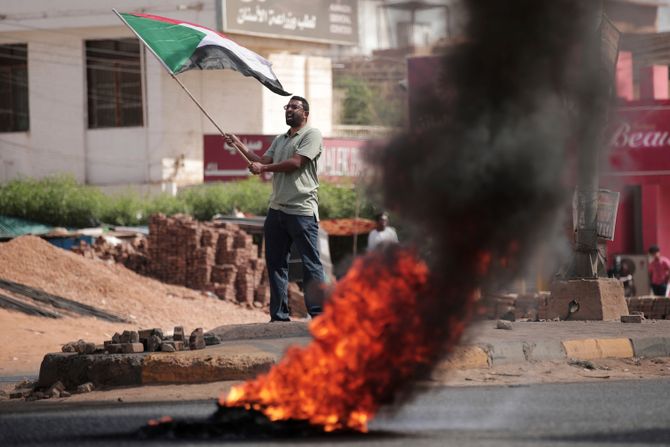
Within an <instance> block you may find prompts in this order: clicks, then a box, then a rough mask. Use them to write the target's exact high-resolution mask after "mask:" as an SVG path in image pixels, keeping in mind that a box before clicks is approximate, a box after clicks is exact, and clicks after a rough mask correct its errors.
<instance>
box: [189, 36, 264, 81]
mask: <svg viewBox="0 0 670 447" xmlns="http://www.w3.org/2000/svg"><path fill="white" fill-rule="evenodd" d="M181 25H182V26H186V27H188V28H191V29H194V30H196V31H199V32H201V33H204V34H205V37H203V38H202V40H201V41H200V43H199V44H198V48H200V47H202V46H205V45H217V46H220V47H224V48H227V49H229V50H230V51H232V52H233V53H235V54H236V55H237V56H239V57H240V59H242V61H243V62H244V63H245V64H247V65H248V66H249V67H251V69H252V70H254V71H257V72H259V73H261V74H262V75H263V76H265V77H266V78H268V79H271V80H273V81H276V80H277V77H276V76H275V74H274V73H273V72H272V70H271V69H270V66H271V65H272V64H271V63H270V62H269V61H268V60H266V59H264V58H262V57H261V56H259V55H258V54H256V53H254V52H253V51H251V50H249V49H247V48H244V47H243V46H241V45H238V44H237V43H235V42H233V41H232V40H229V39H225V38H223V37H221V36H220V35H219V34H217V33H215V32H214V31H210V30H208V29H205V28H200V27H197V26H193V25H191V24H188V23H181Z"/></svg>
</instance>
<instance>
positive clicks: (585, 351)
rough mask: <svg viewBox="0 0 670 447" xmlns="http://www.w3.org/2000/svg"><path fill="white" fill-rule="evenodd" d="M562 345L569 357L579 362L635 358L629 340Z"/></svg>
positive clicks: (595, 340)
mask: <svg viewBox="0 0 670 447" xmlns="http://www.w3.org/2000/svg"><path fill="white" fill-rule="evenodd" d="M562 344H563V347H564V348H565V353H566V355H567V357H568V358H573V359H578V360H593V359H603V358H630V357H633V345H632V344H631V342H630V340H629V339H627V338H599V339H593V338H589V339H582V340H566V341H563V342H562Z"/></svg>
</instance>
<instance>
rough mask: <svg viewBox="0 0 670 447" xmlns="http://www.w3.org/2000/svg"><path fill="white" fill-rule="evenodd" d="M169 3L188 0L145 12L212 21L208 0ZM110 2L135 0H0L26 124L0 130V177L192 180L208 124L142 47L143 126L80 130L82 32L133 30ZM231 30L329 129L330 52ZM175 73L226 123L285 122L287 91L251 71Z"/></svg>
mask: <svg viewBox="0 0 670 447" xmlns="http://www.w3.org/2000/svg"><path fill="white" fill-rule="evenodd" d="M210 3H211V5H210ZM179 4H187V5H189V4H194V3H192V2H191V3H189V2H186V1H181V2H180V1H167V0H152V4H151V6H152V8H151V9H149V10H147V12H149V13H153V14H158V15H161V14H164V15H167V16H170V17H175V18H180V19H184V20H189V21H194V22H196V23H201V24H203V25H205V26H209V27H215V26H216V24H215V23H214V21H215V13H214V6H213V5H214V2H213V1H212V2H203V4H204V8H203V9H202V10H201V11H197V10H189V9H187V10H185V11H177V7H176V5H179ZM111 6H114V7H116V8H117V9H119V10H120V11H130V10H133V9H136V8H138V7H140V6H142V5H140V2H137V1H125V0H118V1H114V2H111V1H99V2H98V1H96V2H91V1H88V0H79V1H75V0H69V1H65V0H63V1H59V2H53V1H48V0H32V1H30V2H13V1H8V0H0V12H2V13H3V14H7V15H8V17H9V19H8V20H7V21H0V44H1V43H17V42H27V43H28V76H29V108H30V131H29V132H24V133H0V182H2V181H8V180H10V179H13V178H16V177H18V176H21V175H23V176H30V177H38V178H39V177H44V176H46V175H49V174H54V173H70V174H72V175H74V177H75V178H76V179H77V180H79V181H82V182H87V183H89V184H95V185H100V186H106V187H109V188H112V189H113V188H114V187H115V185H116V186H119V185H127V184H143V185H158V186H159V187H160V184H161V183H163V182H176V183H177V184H193V183H199V182H201V181H202V177H203V163H202V159H203V135H205V134H217V133H218V130H217V129H216V127H215V126H214V125H212V124H211V123H210V121H209V120H208V119H207V118H206V117H205V116H204V115H203V114H202V112H201V111H200V110H199V109H198V108H197V106H196V105H195V104H194V103H193V102H192V101H191V99H190V98H189V97H188V96H187V94H186V93H185V92H184V91H183V90H182V89H181V87H180V86H179V85H178V84H177V82H175V81H174V80H173V79H172V78H171V76H170V75H169V74H168V73H167V72H166V71H165V70H164V68H163V67H162V66H161V65H160V63H159V62H158V61H157V60H156V59H155V57H154V56H153V55H152V54H151V53H149V52H145V55H144V58H145V64H144V66H145V70H144V73H143V76H144V97H145V123H144V126H141V127H129V128H106V129H88V119H87V96H86V67H85V51H84V45H85V41H86V40H88V39H113V38H121V37H132V36H133V35H132V33H131V31H130V30H128V29H127V28H126V27H125V26H123V25H122V24H120V21H119V20H118V18H117V17H116V16H114V15H113V14H111V12H110V8H111ZM144 6H148V5H144ZM210 6H211V7H210ZM43 13H44V14H46V18H43ZM35 28H41V29H40V30H35ZM232 37H233V38H235V40H236V41H238V42H239V43H240V44H241V45H244V46H247V47H248V48H250V49H252V50H254V51H257V52H259V53H260V54H261V55H263V56H264V57H267V58H268V59H270V60H271V61H272V62H273V63H274V67H273V69H274V71H275V73H276V74H277V76H278V77H279V79H280V81H281V82H282V83H283V84H284V87H285V88H286V90H288V91H290V92H292V93H295V94H298V95H300V96H306V97H307V98H308V100H310V105H312V113H311V114H310V121H311V124H312V125H313V126H315V127H319V128H320V129H321V130H322V131H323V132H324V134H328V133H330V128H331V123H330V121H331V117H330V114H331V110H332V106H331V104H330V101H332V98H331V93H330V90H331V89H330V76H331V75H330V59H328V58H325V57H307V56H303V55H299V54H289V53H282V54H276V53H273V54H271V52H272V51H276V48H277V47H285V48H286V49H287V51H291V52H292V53H295V52H301V51H302V52H306V53H309V54H314V53H318V52H319V51H318V49H319V48H321V49H322V48H324V47H325V46H324V45H321V44H319V45H316V44H309V43H296V42H287V41H283V40H281V39H262V38H255V37H250V36H232ZM237 37H239V38H237ZM284 43H286V45H284ZM179 79H180V80H181V81H182V82H183V84H184V85H185V86H186V87H187V88H188V89H189V91H190V92H191V94H192V95H193V96H194V97H195V98H196V99H198V100H199V101H200V102H201V104H202V105H203V107H204V108H205V109H206V110H207V111H208V112H209V114H210V115H211V116H212V117H213V118H214V120H215V121H216V122H217V123H218V124H219V125H220V127H221V128H222V129H223V130H224V131H226V132H234V133H247V134H277V133H280V132H284V131H285V130H286V125H285V121H284V111H283V109H282V106H283V105H284V104H286V102H287V100H288V99H287V98H286V97H282V96H279V95H276V94H275V93H273V92H271V91H270V90H268V89H266V88H265V87H263V86H262V85H261V84H260V83H259V82H257V81H256V80H255V79H253V78H248V77H244V76H242V75H241V74H239V73H237V72H233V71H228V70H209V71H195V70H194V71H189V72H186V73H183V74H181V75H179ZM310 96H311V97H310ZM149 189H156V188H149Z"/></svg>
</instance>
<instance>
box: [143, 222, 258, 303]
mask: <svg viewBox="0 0 670 447" xmlns="http://www.w3.org/2000/svg"><path fill="white" fill-rule="evenodd" d="M148 242H149V243H148V245H149V248H148V256H149V260H150V262H149V274H150V275H151V276H153V277H155V278H157V279H159V280H161V281H163V282H167V283H171V284H178V285H183V286H186V287H189V288H192V289H198V290H207V291H210V292H212V293H214V294H215V295H217V296H218V297H219V298H221V299H224V300H228V301H234V302H239V303H243V304H246V305H249V306H251V305H254V304H255V305H256V306H258V307H264V306H265V305H266V304H267V303H268V302H269V298H270V293H269V286H268V277H267V270H266V269H265V260H264V259H263V258H262V257H261V253H260V252H259V247H258V246H257V245H256V244H254V243H253V241H252V237H251V236H250V235H248V234H247V233H246V232H244V231H243V230H241V229H240V228H239V226H237V225H235V224H231V223H213V222H198V221H196V220H194V219H193V218H191V217H190V216H185V215H177V216H174V217H166V216H164V215H162V214H156V215H154V216H152V217H151V219H150V221H149V241H148Z"/></svg>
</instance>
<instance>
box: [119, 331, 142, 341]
mask: <svg viewBox="0 0 670 447" xmlns="http://www.w3.org/2000/svg"><path fill="white" fill-rule="evenodd" d="M120 342H121V343H139V342H140V335H139V333H138V332H137V331H123V334H121V337H120Z"/></svg>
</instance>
